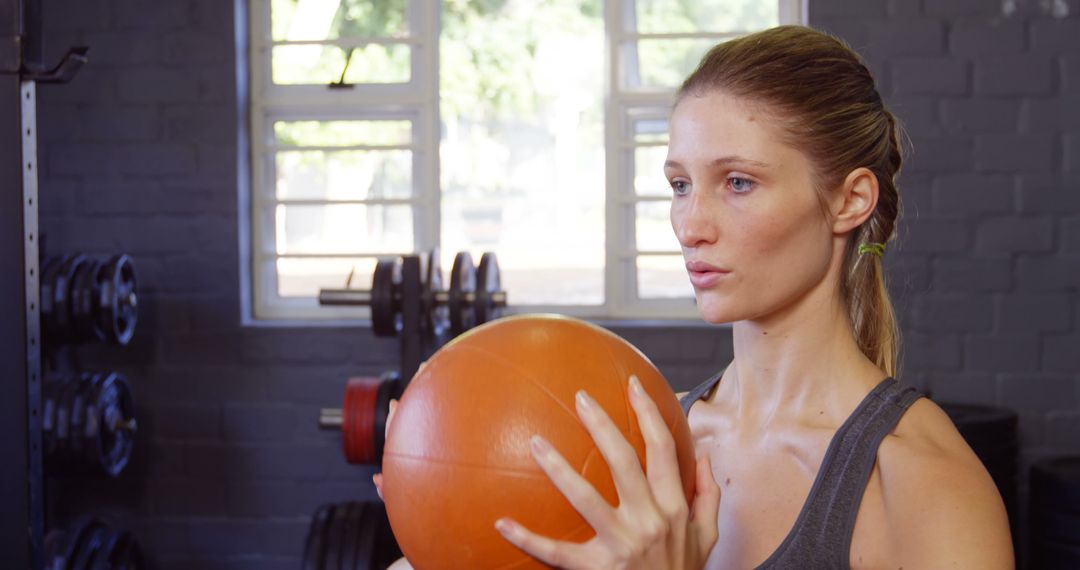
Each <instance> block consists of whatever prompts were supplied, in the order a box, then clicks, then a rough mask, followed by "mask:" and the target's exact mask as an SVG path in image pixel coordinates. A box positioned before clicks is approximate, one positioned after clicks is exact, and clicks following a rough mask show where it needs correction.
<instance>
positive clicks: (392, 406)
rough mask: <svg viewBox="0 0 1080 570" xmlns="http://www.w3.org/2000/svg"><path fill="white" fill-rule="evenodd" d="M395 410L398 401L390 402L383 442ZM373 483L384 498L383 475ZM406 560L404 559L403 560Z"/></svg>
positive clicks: (373, 478)
mask: <svg viewBox="0 0 1080 570" xmlns="http://www.w3.org/2000/svg"><path fill="white" fill-rule="evenodd" d="M394 410H397V400H393V399H391V400H390V409H389V410H388V411H387V412H386V426H385V428H384V431H383V441H386V436H387V434H389V433H390V422H391V421H392V420H393V419H394ZM371 481H372V482H373V483H375V492H376V493H378V494H379V498H380V499H381V498H383V496H382V473H376V474H374V475H372V476H371ZM403 560H404V559H403Z"/></svg>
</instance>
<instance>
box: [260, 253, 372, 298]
mask: <svg viewBox="0 0 1080 570" xmlns="http://www.w3.org/2000/svg"><path fill="white" fill-rule="evenodd" d="M375 261H376V260H375V258H372V257H362V258H344V257H341V258H320V259H304V258H300V259H297V258H278V260H277V274H278V295H279V296H281V297H317V296H318V295H319V289H344V288H345V281H346V280H347V279H348V278H349V272H354V273H353V276H352V287H353V288H354V289H370V288H371V276H372V274H373V273H375Z"/></svg>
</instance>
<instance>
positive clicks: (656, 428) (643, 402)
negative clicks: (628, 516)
mask: <svg viewBox="0 0 1080 570" xmlns="http://www.w3.org/2000/svg"><path fill="white" fill-rule="evenodd" d="M629 384H630V404H631V405H632V406H633V408H634V413H635V414H636V415H637V421H638V427H639V428H640V429H641V435H642V437H643V438H644V439H645V462H646V464H647V468H646V476H647V478H648V481H649V486H650V487H651V488H652V493H653V496H654V497H655V498H656V504H657V506H658V507H659V508H660V509H661V510H662V511H664V514H665V515H666V516H668V517H669V519H671V520H674V519H675V518H678V519H681V520H686V517H687V516H688V514H689V507H688V505H687V504H686V494H685V493H684V492H683V486H682V475H681V474H680V473H679V459H678V457H677V454H676V449H675V438H673V437H672V436H671V430H669V429H668V427H667V424H666V423H665V422H664V418H663V416H661V415H660V410H659V409H657V407H656V403H655V402H653V400H652V398H650V397H649V395H648V394H647V393H645V390H644V389H643V388H642V387H641V382H640V381H639V380H638V379H637V377H636V376H631V377H630V381H629Z"/></svg>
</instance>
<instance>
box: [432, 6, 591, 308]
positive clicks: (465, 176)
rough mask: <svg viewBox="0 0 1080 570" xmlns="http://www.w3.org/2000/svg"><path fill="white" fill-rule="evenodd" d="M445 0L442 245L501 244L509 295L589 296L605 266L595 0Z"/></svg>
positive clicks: (553, 299) (523, 301) (547, 299)
mask: <svg viewBox="0 0 1080 570" xmlns="http://www.w3.org/2000/svg"><path fill="white" fill-rule="evenodd" d="M523 7H524V5H523V4H520V3H516V2H475V3H474V2H467V3H465V2H462V3H457V2H448V3H445V4H444V5H443V18H442V24H443V25H442V36H441V39H440V41H441V43H440V46H439V54H440V59H441V62H440V71H441V73H440V88H439V89H440V99H441V101H440V114H441V118H442V125H443V129H442V136H443V138H442V141H441V149H440V152H441V160H440V165H441V166H440V170H441V176H442V180H441V186H442V206H441V207H442V236H441V244H442V248H443V251H444V252H455V251H459V250H470V251H473V252H477V251H484V250H492V251H495V252H497V253H498V255H499V263H500V266H501V269H502V271H503V283H504V285H506V286H507V288H508V290H510V291H512V292H513V300H512V302H513V303H514V304H515V305H532V304H567V305H571V304H597V303H600V302H602V300H603V268H604V241H605V240H604V180H605V177H604V162H605V160H604V124H603V118H604V108H603V100H604V77H605V72H604V52H605V48H604V46H605V43H604V41H605V40H604V22H603V16H602V2H601V1H600V0H560V1H559V2H530V3H528V8H527V9H523Z"/></svg>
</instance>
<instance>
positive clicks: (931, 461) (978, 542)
mask: <svg viewBox="0 0 1080 570" xmlns="http://www.w3.org/2000/svg"><path fill="white" fill-rule="evenodd" d="M878 465H879V467H880V471H881V481H882V493H883V494H884V498H885V504H886V505H887V509H886V511H887V512H886V517H887V519H888V525H889V527H890V531H891V533H892V535H893V536H895V537H896V539H897V545H898V546H899V551H900V552H903V553H904V554H903V555H904V556H905V557H911V559H910V560H905V566H906V567H909V568H931V567H933V568H954V567H955V568H1012V567H1013V550H1012V538H1011V536H1010V534H1009V522H1008V517H1007V516H1006V514H1005V505H1004V503H1003V502H1002V500H1001V495H1000V494H999V493H998V490H997V487H996V486H995V485H994V481H993V480H992V479H991V478H990V474H989V473H987V471H986V469H985V468H984V467H983V465H982V462H980V461H979V458H978V457H977V456H976V455H975V453H974V452H973V451H971V448H970V447H969V446H968V445H967V443H966V442H965V441H964V439H963V437H961V436H960V433H959V432H958V431H956V427H955V426H954V425H953V423H952V421H951V420H950V419H949V417H948V416H947V415H946V414H945V412H944V411H943V410H942V409H941V408H940V407H939V406H938V405H937V404H935V403H933V402H932V401H930V400H929V399H927V398H920V399H919V400H917V401H916V402H915V403H914V404H912V406H911V408H909V409H908V411H907V413H905V414H904V416H903V417H902V418H901V419H900V422H899V423H898V424H897V426H896V429H895V430H894V431H893V433H892V434H890V436H889V437H886V438H885V440H884V441H882V443H881V447H880V448H879V449H878Z"/></svg>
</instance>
